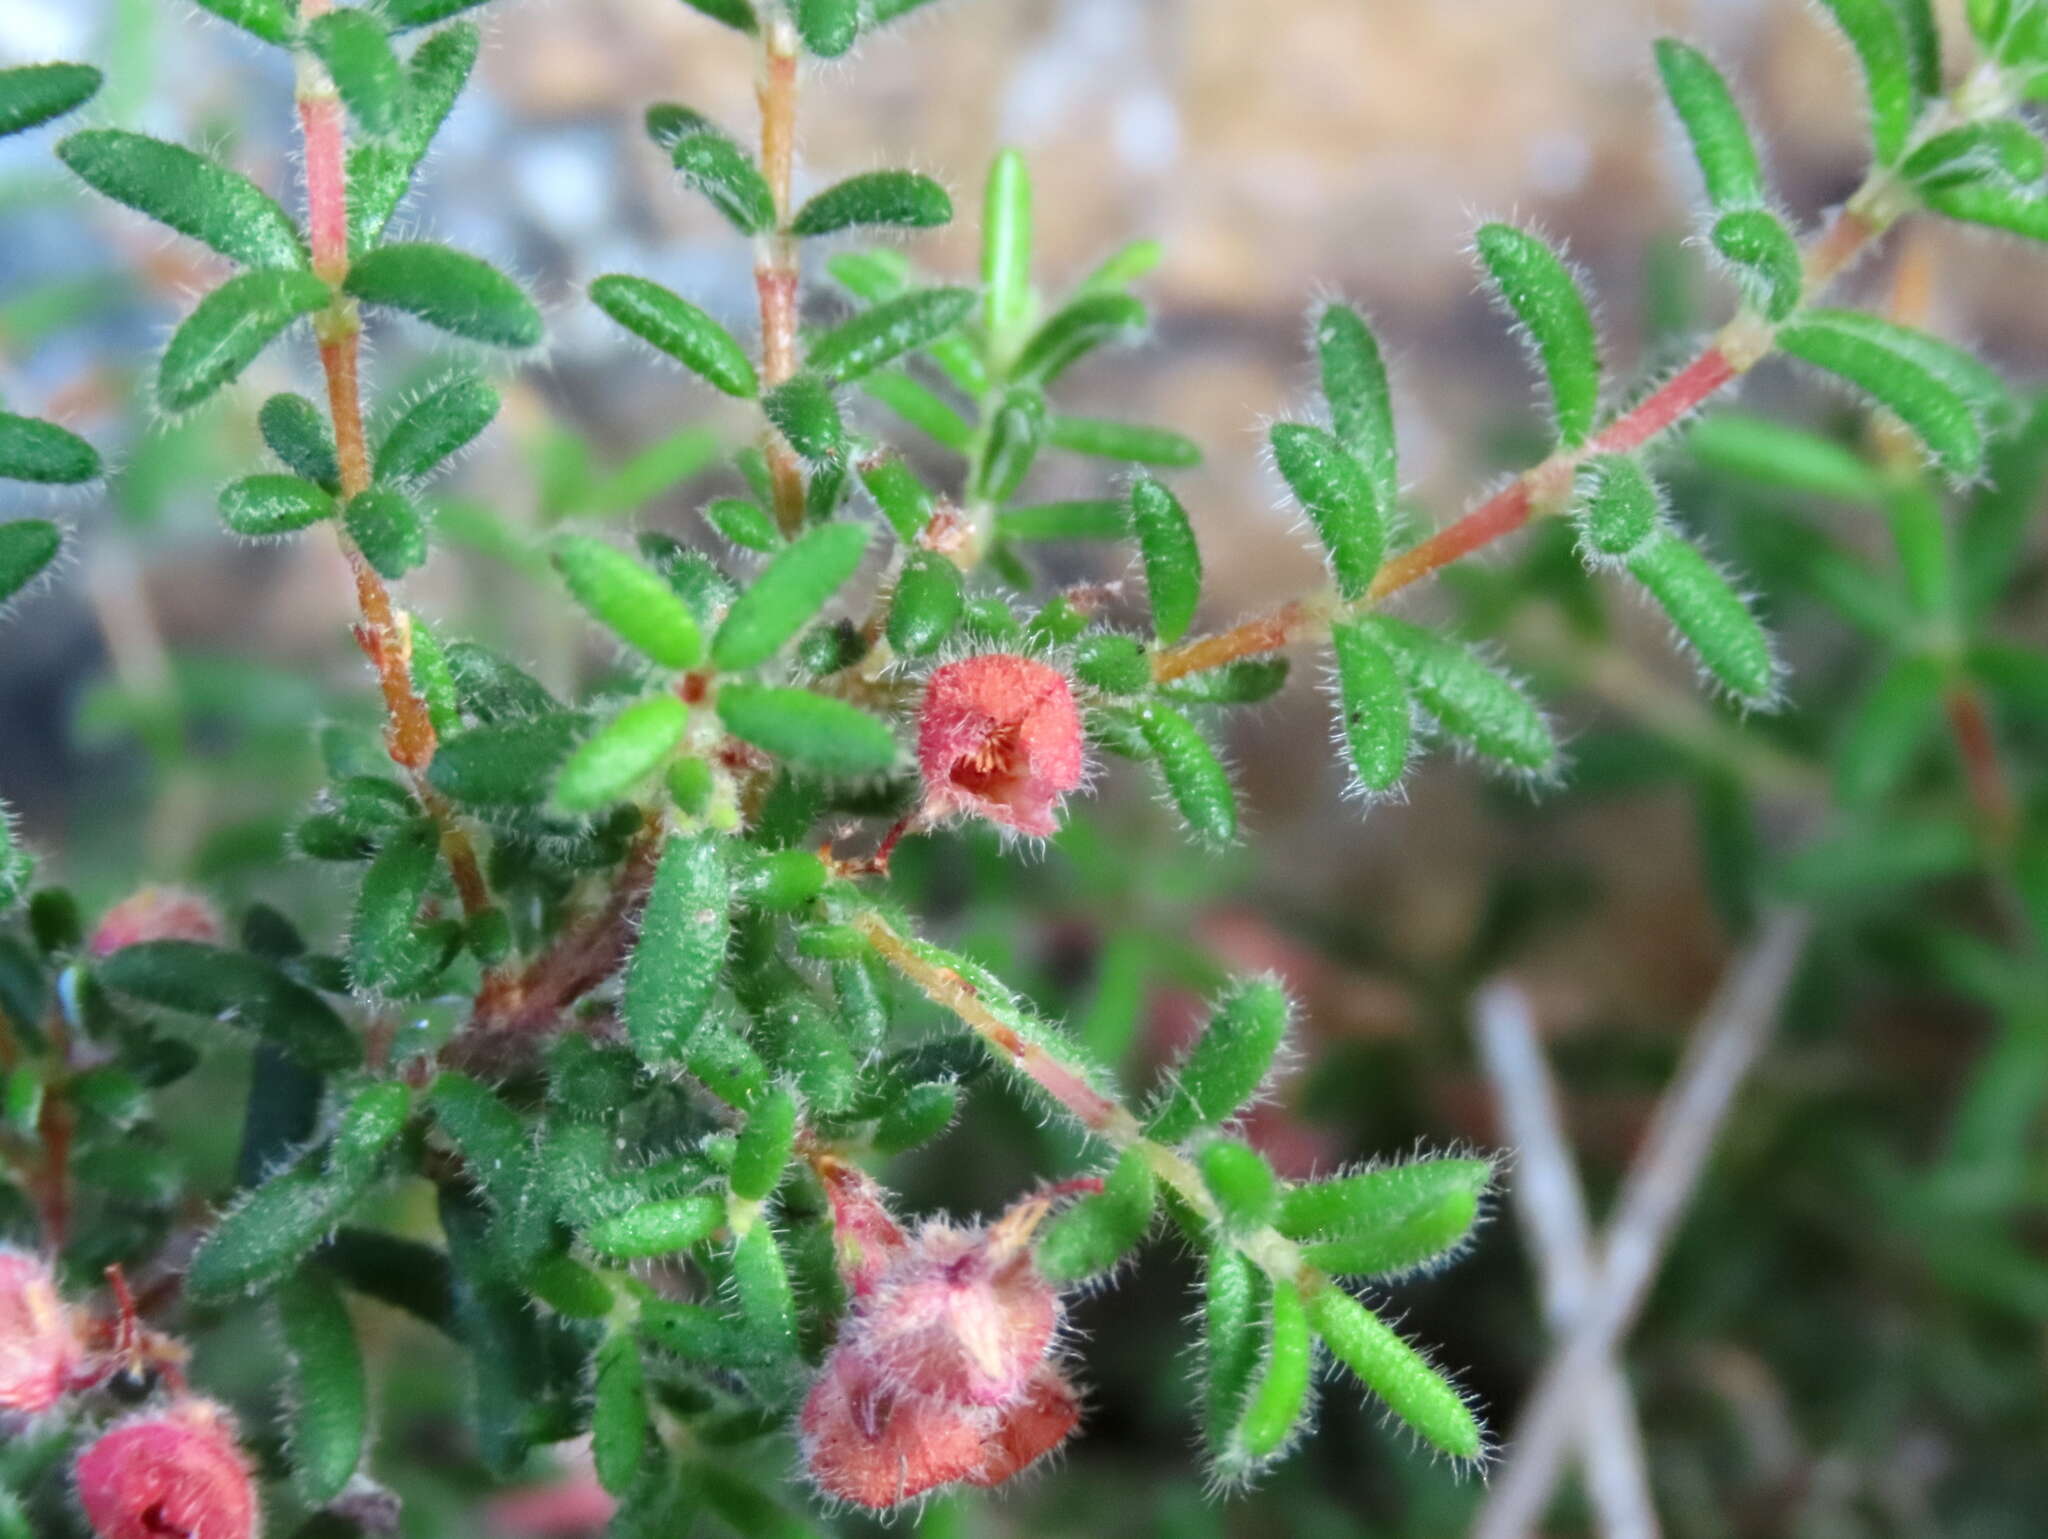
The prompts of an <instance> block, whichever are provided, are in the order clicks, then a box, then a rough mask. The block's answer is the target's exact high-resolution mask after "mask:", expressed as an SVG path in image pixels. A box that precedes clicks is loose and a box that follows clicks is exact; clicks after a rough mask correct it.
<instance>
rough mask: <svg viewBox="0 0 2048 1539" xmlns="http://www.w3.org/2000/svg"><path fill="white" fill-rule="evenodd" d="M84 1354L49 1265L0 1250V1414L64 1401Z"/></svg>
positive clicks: (26, 1255) (34, 1409) (30, 1412)
mask: <svg viewBox="0 0 2048 1539" xmlns="http://www.w3.org/2000/svg"><path fill="white" fill-rule="evenodd" d="M83 1351H84V1349H83V1347H82V1345H81V1344H80V1342H79V1339H78V1334H77V1331H76V1330H75V1329H74V1328H73V1324H72V1320H71V1316H70V1312H69V1311H68V1310H66V1309H65V1307H64V1301H63V1299H62V1298H61V1297H60V1296H59V1295H58V1292H57V1282H56V1279H55V1278H54V1277H52V1276H51V1274H50V1268H49V1267H48V1265H47V1264H45V1263H44V1261H43V1260H42V1259H41V1258H40V1257H38V1256H32V1255H30V1254H29V1253H28V1252H27V1251H22V1250H13V1249H5V1248H0V1411H14V1412H19V1413H22V1414H24V1415H29V1416H36V1415H40V1414H41V1413H42V1412H44V1411H47V1410H49V1409H50V1408H51V1407H52V1406H54V1405H55V1404H56V1403H57V1402H58V1401H59V1400H61V1399H62V1398H63V1397H64V1391H65V1388H66V1386H67V1385H68V1383H69V1382H70V1380H71V1377H72V1375H73V1373H74V1371H75V1370H76V1369H77V1367H78V1365H79V1360H80V1358H81V1356H82V1355H83Z"/></svg>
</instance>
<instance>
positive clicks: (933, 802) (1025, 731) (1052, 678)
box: [917, 652, 1084, 838]
mask: <svg viewBox="0 0 2048 1539" xmlns="http://www.w3.org/2000/svg"><path fill="white" fill-rule="evenodd" d="M917 763H918V769H919V771H920V772H921V773H922V775H923V776H924V795H925V800H924V813H925V816H926V817H928V818H930V819H932V820H934V821H936V820H939V819H944V818H950V817H957V816H962V815H965V816H972V817H982V818H987V819H988V820H989V821H990V822H991V823H999V824H1001V825H1002V826H1003V827H1005V828H1014V829H1016V830H1017V832H1019V833H1023V834H1032V835H1035V836H1037V837H1039V838H1044V837H1046V836H1047V835H1050V834H1052V833H1054V832H1055V831H1056V830H1057V829H1058V828H1059V805H1060V802H1061V800H1062V799H1063V798H1064V797H1065V796H1066V794H1067V793H1068V792H1069V791H1072V790H1073V789H1074V788H1075V787H1076V786H1078V785H1080V783H1081V779H1082V773H1083V768H1084V765H1083V754H1082V730H1081V712H1080V710H1079V708H1078V707H1076V706H1075V704H1074V694H1073V691H1072V690H1071V689H1069V688H1068V686H1067V681H1066V678H1065V676H1064V675H1063V674H1061V673H1060V671H1059V670H1058V669H1056V668H1053V667H1050V666H1049V665H1047V664H1045V663H1041V662H1038V661H1036V660H1035V659H1032V658H1029V657H1018V656H1016V655H1015V654H1013V653H1008V652H988V653H984V654H983V655H981V656H979V657H969V658H965V659H963V660H961V661H960V662H957V663H947V664H946V665H945V666H944V667H943V668H940V669H938V670H937V671H936V672H935V673H933V674H932V676H931V680H930V682H929V683H928V684H926V686H925V694H924V705H923V707H922V708H921V709H920V711H919V714H918V724H917Z"/></svg>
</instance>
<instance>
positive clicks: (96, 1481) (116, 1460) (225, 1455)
mask: <svg viewBox="0 0 2048 1539" xmlns="http://www.w3.org/2000/svg"><path fill="white" fill-rule="evenodd" d="M77 1477H78V1500H79V1504H80V1505H81V1506H83V1507H84V1508H85V1516H86V1519H87V1521H88V1522H90V1523H91V1524H92V1526H93V1530H94V1532H95V1533H97V1534H99V1536H100V1539H172V1536H175V1539H256V1535H257V1532H258V1528H259V1514H258V1511H257V1505H256V1487H255V1483H254V1482H253V1481H252V1480H251V1479H250V1478H249V1467H248V1465H247V1464H246V1463H245V1462H244V1461H243V1458H242V1451H241V1449H240V1447H238V1446H237V1444H236V1442H235V1431H234V1423H233V1422H232V1421H230V1420H229V1418H228V1414H227V1412H226V1411H224V1410H222V1409H221V1408H220V1407H219V1406H217V1405H215V1404H213V1403H212V1402H211V1401H206V1400H178V1401H174V1402H172V1404H170V1405H169V1406H168V1407H166V1408H165V1409H163V1410H161V1411H153V1412H150V1413H149V1414H147V1415H144V1416H138V1417H136V1418H134V1419H133V1420H131V1421H125V1422H122V1423H121V1424H120V1425H119V1426H116V1427H114V1428H113V1429H112V1430H111V1431H109V1432H106V1433H105V1434H103V1435H102V1436H101V1437H100V1438H99V1439H98V1440H97V1441H96V1442H94V1443H93V1445H92V1446H91V1447H90V1448H88V1449H86V1451H85V1452H84V1453H82V1454H80V1455H79V1457H78V1467H77Z"/></svg>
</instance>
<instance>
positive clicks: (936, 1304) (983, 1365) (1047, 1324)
mask: <svg viewBox="0 0 2048 1539" xmlns="http://www.w3.org/2000/svg"><path fill="white" fill-rule="evenodd" d="M999 1228H1000V1226H999ZM1059 1314H1060V1310H1059V1299H1058V1297H1057V1295H1055V1294H1054V1292H1053V1290H1052V1286H1051V1284H1049V1283H1047V1282H1046V1281H1045V1279H1044V1278H1042V1277H1041V1276H1039V1275H1038V1272H1037V1269H1036V1268H1035V1267H1034V1266H1033V1265H1032V1262H1031V1253H1030V1251H1029V1249H1028V1248H1026V1247H1024V1246H1022V1245H1016V1246H1014V1247H1012V1246H1011V1245H1009V1244H1007V1243H1005V1242H1004V1240H1003V1238H1002V1237H1000V1236H999V1232H998V1231H997V1230H992V1231H989V1232H988V1233H987V1234H982V1233H977V1232H974V1231H968V1230H960V1229H955V1228H952V1227H951V1226H950V1225H945V1224H932V1225H928V1226H927V1227H926V1228H924V1229H923V1230H921V1231H919V1233H918V1234H917V1236H916V1238H915V1239H913V1240H912V1242H911V1245H910V1249H909V1250H908V1252H907V1253H906V1254H905V1255H904V1257H903V1259H902V1260H901V1261H900V1262H898V1263H897V1265H896V1266H895V1267H894V1268H892V1269H891V1270H890V1272H889V1274H888V1275H887V1276H886V1277H885V1278H884V1279H883V1281H882V1284H881V1286H880V1288H879V1289H878V1290H877V1293H876V1297H875V1302H874V1306H873V1308H872V1309H870V1310H869V1311H868V1312H867V1314H866V1316H865V1317H864V1319H863V1321H862V1325H861V1334H862V1340H863V1343H864V1345H865V1346H866V1348H867V1350H868V1351H870V1352H871V1353H872V1354H873V1355H874V1358H875V1361H876V1362H877V1363H879V1364H880V1365H882V1367H883V1369H884V1370H885V1371H886V1372H887V1373H888V1374H889V1376H890V1378H891V1380H892V1382H896V1383H900V1384H902V1385H903V1386H905V1387H906V1388H909V1389H912V1390H915V1391H917V1392H919V1393H921V1394H928V1395H938V1396H940V1397H942V1398H944V1399H947V1400H952V1401H956V1402H958V1403H960V1404H963V1405H998V1406H999V1405H1008V1404H1011V1403H1013V1402H1015V1401H1016V1400H1018V1399H1019V1398H1020V1397H1021V1396H1023V1395H1024V1394H1025V1393H1026V1391H1027V1389H1028V1387H1029V1385H1030V1383H1031V1377H1032V1374H1033V1372H1034V1371H1035V1370H1036V1369H1037V1367H1038V1365H1039V1364H1040V1363H1041V1362H1043V1361H1044V1359H1045V1354H1046V1352H1047V1350H1048V1349H1049V1348H1050V1347H1051V1346H1052V1338H1053V1332H1054V1330H1055V1329H1056V1328H1057V1327H1058V1325H1059Z"/></svg>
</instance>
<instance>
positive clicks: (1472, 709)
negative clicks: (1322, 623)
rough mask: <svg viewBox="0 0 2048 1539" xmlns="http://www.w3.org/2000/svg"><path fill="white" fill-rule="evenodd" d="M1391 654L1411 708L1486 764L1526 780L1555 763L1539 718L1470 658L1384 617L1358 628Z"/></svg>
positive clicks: (1515, 689) (1552, 743)
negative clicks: (1521, 773) (1519, 773)
mask: <svg viewBox="0 0 2048 1539" xmlns="http://www.w3.org/2000/svg"><path fill="white" fill-rule="evenodd" d="M1361 623H1362V624H1365V625H1367V626H1370V627H1372V628H1373V630H1374V631H1375V632H1376V633H1377V636H1378V639H1379V641H1380V642H1381V644H1382V645H1384V646H1386V647H1387V648H1388V650H1389V651H1390V652H1391V653H1392V654H1393V657H1394V661H1395V665H1396V666H1397V667H1398V668H1399V669H1400V671H1401V676H1402V678H1403V679H1404V680H1405V681H1406V682H1407V685H1408V687H1409V689H1410V690H1411V691H1413V693H1414V697H1415V700H1416V703H1417V704H1419V705H1420V706H1421V707H1422V708H1423V709H1424V710H1426V711H1428V712H1429V714H1430V715H1431V716H1433V717H1435V718H1436V722H1437V725H1438V726H1439V727H1441V728H1442V729H1443V730H1444V731H1445V732H1446V733H1448V734H1449V735H1450V736H1451V737H1454V738H1456V739H1458V740H1459V741H1460V742H1462V743H1465V744H1467V745H1469V746H1470V747H1471V748H1472V749H1473V750H1475V751H1476V752H1477V753H1479V754H1480V755H1482V756H1483V757H1485V758H1488V759H1497V760H1499V761H1500V762H1501V763H1503V764H1506V765H1509V766H1511V767H1513V768H1515V769H1519V770H1525V771H1527V772H1529V773H1531V774H1537V775H1541V774H1547V773H1549V772H1550V771H1551V770H1552V769H1553V768H1555V766H1556V763H1557V740H1556V739H1555V738H1554V737H1552V736H1551V733H1550V726H1549V724H1548V723H1547V722H1545V721H1544V719H1543V713H1542V712H1541V711H1539V710H1538V709H1537V708H1536V706H1535V704H1534V703H1533V702H1532V701H1531V700H1530V699H1529V697H1528V696H1527V695H1525V694H1524V693H1523V692H1522V691H1521V689H1520V687H1519V686H1517V685H1516V684H1514V683H1513V682H1511V681H1510V680H1509V679H1507V678H1506V677H1504V676H1503V675H1502V674H1500V673H1499V672H1497V671H1496V670H1495V669H1493V668H1492V667H1490V666H1488V665H1487V664H1486V663H1485V662H1483V661H1481V660H1480V659H1479V658H1478V657H1477V656H1475V655H1474V654H1473V653H1471V652H1469V651H1467V650H1466V649H1465V648H1464V647H1461V646H1459V645H1457V644H1456V643H1455V642H1451V641H1446V640H1444V639H1443V638H1442V637H1440V636H1437V635H1435V634H1434V633H1432V632H1430V631H1427V630H1424V629H1423V628H1422V627H1421V626H1419V625H1414V624H1411V623H1410V622H1408V621H1406V620H1396V619H1393V618H1391V617H1388V616H1384V615H1376V616H1372V617H1370V618H1369V619H1367V620H1365V621H1363V622H1361Z"/></svg>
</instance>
